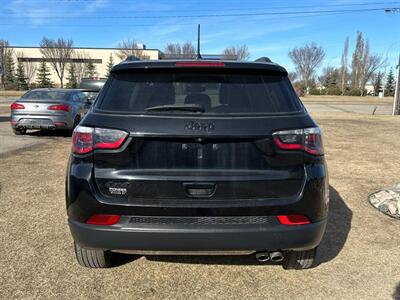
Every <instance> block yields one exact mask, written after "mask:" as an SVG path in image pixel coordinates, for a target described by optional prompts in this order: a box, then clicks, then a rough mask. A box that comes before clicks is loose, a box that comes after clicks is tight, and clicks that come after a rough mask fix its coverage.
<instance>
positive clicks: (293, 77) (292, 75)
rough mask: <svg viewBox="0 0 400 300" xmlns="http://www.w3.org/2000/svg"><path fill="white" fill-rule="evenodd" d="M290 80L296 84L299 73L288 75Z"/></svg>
mask: <svg viewBox="0 0 400 300" xmlns="http://www.w3.org/2000/svg"><path fill="white" fill-rule="evenodd" d="M288 77H289V80H290V81H291V82H292V83H294V82H295V81H296V79H297V73H296V72H289V74H288Z"/></svg>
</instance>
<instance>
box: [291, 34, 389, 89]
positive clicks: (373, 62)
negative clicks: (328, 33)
mask: <svg viewBox="0 0 400 300" xmlns="http://www.w3.org/2000/svg"><path fill="white" fill-rule="evenodd" d="M325 54H326V52H325V50H324V49H323V48H322V47H321V46H318V45H317V44H316V43H309V44H306V45H305V46H303V47H296V48H294V49H292V50H290V51H289V54H288V55H289V58H290V59H291V60H292V62H293V64H294V66H295V70H296V71H295V72H292V73H290V74H289V77H290V79H291V81H292V82H293V85H294V86H295V88H296V90H297V91H298V93H299V94H304V93H309V94H314V95H321V94H326V95H351V96H364V95H365V94H366V85H367V83H368V82H370V83H371V84H372V86H373V94H374V95H378V94H379V93H380V92H382V91H383V90H385V96H393V95H394V91H395V79H394V75H393V69H390V71H389V73H388V75H387V77H386V84H385V86H384V84H383V79H384V76H385V74H384V73H383V72H382V71H381V68H382V66H383V65H384V64H386V61H385V60H384V59H383V58H382V57H381V56H380V55H378V54H374V53H371V52H370V43H369V40H368V39H365V38H364V37H363V35H362V32H357V35H356V44H355V49H354V51H353V54H352V56H351V63H350V62H349V38H348V37H347V38H346V39H345V41H344V46H343V51H342V55H341V60H340V66H338V67H333V66H326V67H324V68H323V69H322V72H321V73H320V75H317V70H318V68H319V67H320V66H321V64H322V61H323V60H324V58H325Z"/></svg>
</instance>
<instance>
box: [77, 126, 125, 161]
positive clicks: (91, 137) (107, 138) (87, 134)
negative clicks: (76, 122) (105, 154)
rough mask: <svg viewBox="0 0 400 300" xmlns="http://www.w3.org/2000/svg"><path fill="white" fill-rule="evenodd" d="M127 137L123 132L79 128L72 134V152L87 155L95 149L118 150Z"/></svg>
mask: <svg viewBox="0 0 400 300" xmlns="http://www.w3.org/2000/svg"><path fill="white" fill-rule="evenodd" d="M127 136H128V133H127V132H125V131H122V130H116V129H106V128H92V127H85V126H78V127H76V128H75V130H74V133H73V134H72V152H74V153H76V154H86V153H89V152H91V151H92V150H94V149H118V148H119V147H120V146H121V145H122V144H123V143H124V141H125V139H126V137H127Z"/></svg>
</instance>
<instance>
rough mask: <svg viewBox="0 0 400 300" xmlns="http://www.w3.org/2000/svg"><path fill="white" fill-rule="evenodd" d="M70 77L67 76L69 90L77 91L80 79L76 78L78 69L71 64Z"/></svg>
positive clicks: (69, 68) (69, 67)
mask: <svg viewBox="0 0 400 300" xmlns="http://www.w3.org/2000/svg"><path fill="white" fill-rule="evenodd" d="M67 72H68V76H67V80H68V82H67V88H69V89H75V88H77V87H78V78H77V77H76V68H75V64H73V63H71V64H69V66H68V69H67Z"/></svg>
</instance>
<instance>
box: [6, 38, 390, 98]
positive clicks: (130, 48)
mask: <svg viewBox="0 0 400 300" xmlns="http://www.w3.org/2000/svg"><path fill="white" fill-rule="evenodd" d="M39 46H40V53H41V55H42V59H41V61H40V62H39V64H36V63H35V62H32V61H30V60H29V59H24V58H25V57H24V53H23V52H21V51H20V52H17V53H14V50H13V49H12V48H10V46H9V43H8V41H6V40H0V66H1V67H2V70H3V73H2V76H1V79H2V80H1V82H2V84H3V88H5V89H18V90H25V89H28V88H34V87H52V86H54V82H52V80H51V79H50V78H51V76H50V68H51V69H53V71H54V73H55V74H56V75H57V77H58V79H59V85H60V86H61V87H64V86H65V87H68V88H75V87H77V86H78V83H79V82H80V80H81V79H82V78H83V77H93V76H95V75H96V74H97V71H96V66H95V64H94V63H93V60H92V59H91V57H90V56H89V55H88V53H86V52H85V51H83V50H82V51H78V50H76V49H74V48H73V41H72V40H71V39H63V38H58V39H50V38H47V37H44V38H43V39H42V40H41V42H40V43H39ZM118 49H119V50H118V51H117V52H116V56H117V57H118V58H119V59H120V60H125V59H126V58H128V57H132V56H133V57H135V58H137V59H148V57H146V55H145V53H144V51H143V49H142V47H140V45H139V44H138V43H137V42H136V41H135V40H134V39H127V40H123V41H121V42H120V43H119V44H118ZM220 55H221V56H222V57H223V58H224V59H233V60H248V59H249V58H250V52H249V49H248V47H247V45H238V46H230V47H227V48H225V49H224V50H223V51H222V52H221V53H220ZM288 55H289V58H290V59H291V60H292V62H293V64H294V66H295V70H296V71H295V72H291V73H290V74H289V78H290V79H291V81H292V82H293V85H294V86H295V88H296V90H297V91H298V92H299V93H300V94H303V93H309V94H318V95H320V94H328V95H354V96H363V95H365V93H366V90H365V88H366V85H367V83H368V82H371V83H372V84H373V90H374V94H378V93H379V92H381V91H382V90H383V88H384V90H385V96H392V95H393V94H394V90H395V78H394V74H393V69H390V71H389V73H388V75H387V77H386V80H385V81H386V84H385V86H384V84H383V81H384V79H385V78H384V77H385V76H386V74H384V73H383V72H382V71H381V68H382V65H383V64H385V63H386V61H384V60H383V59H382V57H381V56H380V55H377V54H374V53H371V52H370V43H369V40H368V39H365V38H364V37H363V35H362V33H361V32H357V35H356V45H355V49H354V51H353V54H352V56H351V62H349V38H348V37H347V38H346V39H345V42H344V46H343V51H342V55H341V60H340V65H339V66H329V65H328V66H325V67H324V68H323V69H322V71H321V72H320V73H319V74H318V73H317V70H318V69H319V68H320V67H321V64H322V62H323V60H324V59H325V56H326V52H325V50H324V49H323V47H321V46H319V45H317V44H316V43H314V42H312V43H308V44H306V45H304V46H302V47H296V48H293V49H291V50H290V51H289V53H288ZM15 56H17V57H18V60H17V62H15V59H14V57H15ZM175 57H181V58H195V57H196V48H195V46H194V45H193V44H192V43H191V42H184V43H168V44H167V45H166V46H165V49H164V51H163V52H161V58H164V59H167V58H175ZM113 66H114V57H113V55H112V54H110V57H109V60H108V62H107V71H106V73H107V74H106V76H108V74H109V72H110V71H111V69H112V67H113ZM35 75H36V76H35ZM34 78H36V81H33V79H34ZM64 79H66V81H67V82H66V84H65V83H64Z"/></svg>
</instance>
